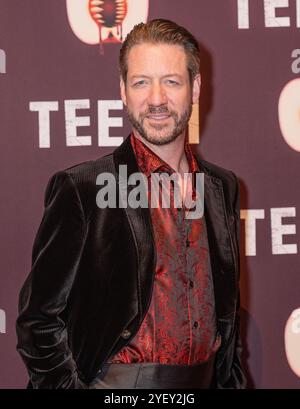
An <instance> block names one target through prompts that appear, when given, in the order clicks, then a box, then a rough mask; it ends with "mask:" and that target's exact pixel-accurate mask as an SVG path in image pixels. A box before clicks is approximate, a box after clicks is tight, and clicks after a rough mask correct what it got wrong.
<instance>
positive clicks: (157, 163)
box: [130, 133, 199, 177]
mask: <svg viewBox="0 0 300 409" xmlns="http://www.w3.org/2000/svg"><path fill="white" fill-rule="evenodd" d="M130 141H131V146H132V148H133V151H134V154H135V156H136V159H137V163H138V167H139V169H140V170H141V172H142V173H144V174H145V175H146V176H147V177H149V176H150V175H151V173H153V172H166V173H169V174H172V173H174V172H175V170H174V169H172V168H171V166H170V165H168V164H167V163H166V162H165V161H164V160H163V159H161V158H160V157H159V156H158V155H156V153H155V152H153V151H152V150H151V149H150V148H149V147H148V146H147V145H145V144H144V143H143V142H142V141H141V140H140V139H137V138H136V137H135V136H134V134H133V133H131V135H130ZM184 151H185V154H186V158H187V161H188V164H189V172H190V173H193V174H194V173H195V172H197V171H199V167H198V163H197V161H196V159H195V157H194V155H193V152H192V150H191V147H190V145H189V143H188V140H187V137H186V138H185V144H184Z"/></svg>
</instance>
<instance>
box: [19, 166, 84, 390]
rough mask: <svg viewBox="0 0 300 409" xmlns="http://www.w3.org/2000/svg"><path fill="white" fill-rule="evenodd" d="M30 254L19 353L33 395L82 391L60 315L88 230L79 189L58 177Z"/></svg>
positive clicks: (63, 175) (61, 175)
mask: <svg viewBox="0 0 300 409" xmlns="http://www.w3.org/2000/svg"><path fill="white" fill-rule="evenodd" d="M44 205H45V209H44V214H43V218H42V221H41V224H40V226H39V229H38V232H37V235H36V238H35V241H34V245H33V251H32V268H31V271H30V274H29V276H28V277H27V279H26V281H25V283H24V285H23V287H22V289H21V292H20V297H19V316H18V319H17V325H16V329H17V339H18V344H17V350H18V352H19V353H20V355H21V357H22V359H23V361H24V363H25V365H26V367H27V370H28V372H29V376H30V380H31V384H32V387H33V388H34V389H57V388H63V389H69V388H76V389H82V388H85V387H86V386H85V385H84V383H83V382H82V381H81V380H80V379H79V377H78V374H77V368H76V363H75V361H74V359H73V356H72V351H71V350H70V348H69V346H68V334H67V329H66V322H65V321H64V319H63V318H62V313H63V311H64V310H65V307H66V305H67V302H68V296H69V293H70V290H71V288H72V284H73V282H74V279H75V276H76V271H77V267H78V264H79V260H80V257H81V253H82V250H83V246H84V241H85V234H86V226H85V220H84V214H83V210H82V206H81V202H80V198H79V195H78V191H77V189H76V186H75V184H74V182H73V180H72V178H71V177H70V176H69V175H68V174H67V173H65V172H58V173H56V174H54V175H53V176H52V177H51V178H50V180H49V182H48V185H47V188H46V192H45V202H44Z"/></svg>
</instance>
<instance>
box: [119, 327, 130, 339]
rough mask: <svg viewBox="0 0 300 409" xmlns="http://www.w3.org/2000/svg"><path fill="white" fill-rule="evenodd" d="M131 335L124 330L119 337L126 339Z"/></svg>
mask: <svg viewBox="0 0 300 409" xmlns="http://www.w3.org/2000/svg"><path fill="white" fill-rule="evenodd" d="M130 335H131V332H130V331H129V330H128V329H124V331H123V332H122V333H121V337H122V338H125V339H128V338H129V337H130Z"/></svg>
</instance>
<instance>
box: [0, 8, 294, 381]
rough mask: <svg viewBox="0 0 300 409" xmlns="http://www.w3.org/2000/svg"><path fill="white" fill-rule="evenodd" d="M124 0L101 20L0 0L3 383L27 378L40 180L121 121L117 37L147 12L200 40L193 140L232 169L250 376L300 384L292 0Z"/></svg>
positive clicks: (125, 129) (96, 148)
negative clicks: (24, 294) (29, 289)
mask: <svg viewBox="0 0 300 409" xmlns="http://www.w3.org/2000/svg"><path fill="white" fill-rule="evenodd" d="M104 3H107V7H109V6H111V7H115V6H116V4H115V3H120V0H118V1H113V0H109V1H108V0H107V1H105V0H104ZM108 3H110V4H108ZM121 3H124V6H125V7H126V8H127V13H126V15H125V16H120V18H119V20H118V21H117V23H116V25H115V26H112V27H107V25H108V24H107V22H106V20H105V18H104V17H103V16H102V17H103V18H100V19H97V18H96V19H93V16H92V14H91V13H90V2H89V0H51V1H46V0H26V1H19V0H0V144H1V146H0V166H1V168H0V169H1V171H0V189H1V201H0V220H1V223H0V236H1V237H0V245H1V258H0V266H1V267H0V388H24V387H25V386H26V383H27V379H28V378H27V373H26V370H25V367H24V365H23V363H22V361H21V359H20V357H19V355H18V353H17V352H16V333H15V320H16V317H17V308H18V295H19V291H20V288H21V286H22V284H23V282H24V280H25V278H26V276H27V274H28V272H29V271H30V263H31V249H32V243H33V239H34V236H35V233H36V231H37V228H38V225H39V223H40V220H41V216H42V212H43V196H44V191H45V186H46V183H47V181H48V179H49V177H50V176H51V175H52V174H53V173H54V172H55V171H57V170H59V169H64V168H66V167H68V166H71V165H73V164H76V163H79V162H82V161H85V160H89V159H94V158H96V157H99V156H102V155H105V154H107V153H110V152H112V151H113V150H114V149H115V147H116V146H118V145H120V143H122V141H123V140H124V138H125V137H126V136H127V135H128V133H129V132H130V126H129V123H128V121H127V119H126V114H125V110H124V109H123V105H122V101H121V98H120V93H119V73H118V55H119V49H120V46H121V43H122V40H123V39H124V37H125V36H126V34H127V33H128V32H129V31H130V30H131V28H132V27H133V26H134V24H136V23H138V22H141V21H144V22H146V21H148V20H150V19H153V18H158V17H161V18H168V19H171V20H174V21H176V22H177V23H179V24H181V25H183V26H185V27H187V28H188V29H189V30H190V31H191V32H192V33H193V34H194V35H195V36H196V37H197V39H198V40H199V42H200V45H201V51H202V66H201V72H202V83H203V85H202V93H201V98H200V101H199V106H195V108H194V112H193V116H192V118H191V121H190V136H189V137H190V142H191V143H193V146H194V148H195V150H196V151H197V152H199V153H200V154H201V155H202V157H204V158H205V159H207V160H209V161H212V162H215V163H217V164H219V165H220V166H223V167H225V168H228V169H231V170H232V171H234V172H235V173H236V174H237V175H238V177H239V180H240V189H241V227H242V229H241V261H242V265H241V306H242V309H241V317H242V323H241V326H242V327H241V330H242V339H243V344H244V354H243V361H244V365H245V368H246V371H247V376H248V385H249V388H299V387H300V265H299V264H300V263H299V250H300V240H299V231H300V221H299V213H300V188H299V187H300V182H299V175H300V0H222V1H220V0H185V1H181V0H123V1H121ZM94 17H95V16H94ZM100 17H101V16H100ZM66 240H68V238H66Z"/></svg>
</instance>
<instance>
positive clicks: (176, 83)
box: [167, 80, 179, 85]
mask: <svg viewBox="0 0 300 409" xmlns="http://www.w3.org/2000/svg"><path fill="white" fill-rule="evenodd" d="M167 83H168V84H170V85H179V83H178V82H177V81H174V80H167Z"/></svg>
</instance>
